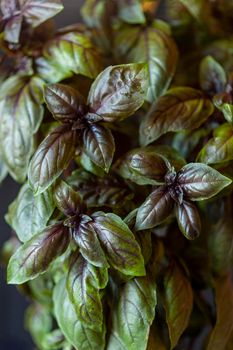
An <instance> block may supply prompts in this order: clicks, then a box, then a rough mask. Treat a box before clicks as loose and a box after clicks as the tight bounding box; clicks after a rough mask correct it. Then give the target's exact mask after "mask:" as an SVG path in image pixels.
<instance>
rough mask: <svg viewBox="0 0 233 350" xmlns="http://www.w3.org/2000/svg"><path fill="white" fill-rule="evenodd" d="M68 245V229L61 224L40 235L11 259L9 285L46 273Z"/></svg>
mask: <svg viewBox="0 0 233 350" xmlns="http://www.w3.org/2000/svg"><path fill="white" fill-rule="evenodd" d="M68 243H69V231H68V228H66V227H64V226H63V224H61V223H59V224H56V225H53V226H50V227H48V228H47V229H45V230H44V231H43V232H42V233H38V234H37V235H35V236H34V237H32V238H31V239H30V240H29V241H27V242H26V243H24V244H23V245H22V246H21V247H20V248H19V249H18V250H17V251H16V253H15V254H14V255H13V256H12V257H11V259H10V262H9V265H8V270H7V280H8V283H11V284H21V283H24V282H26V281H28V280H31V279H33V278H35V277H37V276H38V275H39V274H41V273H43V272H45V271H46V270H47V269H48V267H49V265H50V264H51V262H52V261H53V260H54V259H55V258H57V257H58V256H59V255H61V254H62V253H64V252H65V250H66V249H67V246H68Z"/></svg>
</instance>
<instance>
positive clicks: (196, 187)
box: [177, 163, 232, 201]
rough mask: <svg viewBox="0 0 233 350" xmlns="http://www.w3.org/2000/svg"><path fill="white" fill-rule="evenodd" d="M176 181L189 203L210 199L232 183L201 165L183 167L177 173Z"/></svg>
mask: <svg viewBox="0 0 233 350" xmlns="http://www.w3.org/2000/svg"><path fill="white" fill-rule="evenodd" d="M177 181H178V183H179V184H180V186H181V188H182V190H183V191H184V195H185V196H186V198H188V199H190V200H191V201H202V200H204V199H208V198H211V197H213V196H215V195H216V194H217V193H219V192H220V191H221V190H222V189H223V188H224V187H226V186H229V185H230V184H231V182H232V181H231V180H230V179H228V178H227V177H225V176H223V175H222V174H220V173H219V172H218V171H217V170H215V169H213V168H211V167H209V166H208V165H205V164H202V163H190V164H187V165H185V166H184V167H183V168H182V169H181V171H180V172H179V173H178V177H177Z"/></svg>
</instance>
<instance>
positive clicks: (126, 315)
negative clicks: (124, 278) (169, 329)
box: [107, 277, 157, 350]
mask: <svg viewBox="0 0 233 350" xmlns="http://www.w3.org/2000/svg"><path fill="white" fill-rule="evenodd" d="M156 303H157V299H156V286H155V282H154V281H152V280H150V279H149V278H148V277H141V278H134V279H133V280H131V281H129V282H127V283H126V284H125V285H123V286H122V287H121V290H120V293H119V298H118V300H117V303H116V305H115V308H114V309H113V325H112V332H111V334H110V339H109V343H108V346H107V350H126V349H127V350H138V349H140V350H145V349H146V348H147V341H148V337H149V329H150V326H151V324H152V322H153V319H154V316H155V306H156Z"/></svg>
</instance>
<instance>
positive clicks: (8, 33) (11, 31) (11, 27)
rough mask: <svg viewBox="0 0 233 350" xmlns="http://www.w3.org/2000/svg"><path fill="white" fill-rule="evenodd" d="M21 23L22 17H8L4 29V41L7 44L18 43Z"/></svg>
mask: <svg viewBox="0 0 233 350" xmlns="http://www.w3.org/2000/svg"><path fill="white" fill-rule="evenodd" d="M22 23H23V17H22V16H21V15H14V16H12V17H10V18H9V19H8V20H7V22H6V25H5V28H4V39H5V40H6V41H8V42H9V43H13V44H17V43H18V42H19V37H20V32H21V28H22Z"/></svg>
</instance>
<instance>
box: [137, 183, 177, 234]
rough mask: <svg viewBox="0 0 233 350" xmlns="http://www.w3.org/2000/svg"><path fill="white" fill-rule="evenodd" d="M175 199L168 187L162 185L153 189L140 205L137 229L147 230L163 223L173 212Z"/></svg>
mask: <svg viewBox="0 0 233 350" xmlns="http://www.w3.org/2000/svg"><path fill="white" fill-rule="evenodd" d="M173 206H174V201H173V199H172V197H171V196H170V194H169V192H168V191H167V188H166V187H164V186H161V187H159V188H157V189H156V190H155V191H153V192H152V193H151V194H150V195H149V196H148V197H147V198H146V200H145V202H144V203H143V204H142V205H141V206H140V207H139V209H138V212H137V218H136V225H135V228H136V230H146V229H150V228H153V227H155V226H157V225H159V224H161V223H162V222H163V221H164V220H165V219H167V217H168V216H169V215H170V214H171V212H172V210H173Z"/></svg>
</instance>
